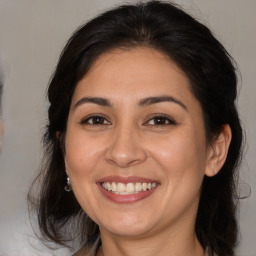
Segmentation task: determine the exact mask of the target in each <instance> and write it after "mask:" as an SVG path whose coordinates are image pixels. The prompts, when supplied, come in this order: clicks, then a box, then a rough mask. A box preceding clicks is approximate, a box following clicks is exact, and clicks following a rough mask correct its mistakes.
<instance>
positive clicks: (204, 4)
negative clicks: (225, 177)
mask: <svg viewBox="0 0 256 256" xmlns="http://www.w3.org/2000/svg"><path fill="white" fill-rule="evenodd" d="M175 2H177V3H180V4H182V5H183V6H184V8H185V10H187V11H188V12H190V13H192V14H193V15H194V16H195V17H197V18H198V19H200V20H201V21H202V22H204V23H205V24H207V25H208V26H209V27H210V28H211V29H212V30H213V31H214V33H215V35H216V36H217V37H218V38H219V39H220V41H221V42H222V43H223V44H224V45H225V46H226V48H227V49H228V51H229V52H230V53H231V55H232V56H233V57H234V58H235V60H236V61H237V63H238V65H239V68H240V71H241V73H242V80H241V82H240V95H239V100H238V106H239V111H240V114H241V119H242V122H243V123H244V126H245V130H246V133H247V140H248V143H247V145H246V156H245V161H244V163H243V166H242V170H241V180H242V182H241V192H242V193H243V194H246V193H247V192H248V187H247V186H246V185H244V183H243V182H246V183H248V184H249V185H250V186H251V189H252V193H251V196H250V198H248V199H245V200H243V201H242V202H241V210H240V213H239V216H238V218H239V221H240V224H241V238H240V240H241V242H240V246H239V248H238V250H237V254H238V255H240V256H256V224H255V216H256V204H255V202H256V194H255V188H256V172H255V169H254V168H255V166H256V157H255V152H256V143H255V142H256V141H255V138H256V136H255V134H256V118H255V112H256V104H255V100H256V89H255V81H256V79H255V67H256V50H255V47H256V15H255V10H256V1H255V0H243V1H242V0H183V1H182V0H176V1H175ZM118 3H124V1H121V0H95V1H92V0H73V1H71V0H44V1H42V0H0V65H1V69H2V70H3V72H4V74H5V78H4V87H5V88H4V98H3V119H4V123H5V137H4V142H3V151H2V154H1V156H0V172H1V176H0V189H1V190H0V208H1V211H0V255H1V256H3V255H6V256H16V255H20V256H30V255H31V256H32V255H70V252H68V251H66V250H59V251H55V252H49V250H47V249H45V248H44V247H42V246H41V245H40V242H38V241H37V240H36V239H35V238H34V235H33V232H32V231H31V228H30V224H29V220H28V215H27V205H26V193H27V190H28V187H29V184H30V183H31V181H32V179H33V177H34V175H35V173H36V171H37V170H38V167H39V164H40V159H41V144H40V141H41V135H42V131H43V128H44V126H45V120H46V110H47V102H46V100H45V91H46V87H47V83H48V81H49V77H50V75H51V74H52V71H53V69H54V66H55V65H56V63H57V59H58V55H59V53H60V51H61V48H62V47H63V45H64V43H65V41H66V40H67V39H68V37H69V36H70V34H71V33H72V32H73V31H74V29H75V28H76V27H77V26H79V25H81V24H82V22H83V21H86V20H88V19H89V18H92V17H93V16H95V15H96V14H97V13H98V12H99V11H102V10H106V8H109V7H112V6H114V5H116V4H118Z"/></svg>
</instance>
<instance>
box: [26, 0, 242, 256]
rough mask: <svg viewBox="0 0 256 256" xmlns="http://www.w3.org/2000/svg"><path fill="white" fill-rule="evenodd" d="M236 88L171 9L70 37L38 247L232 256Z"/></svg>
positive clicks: (157, 7) (203, 38)
mask: <svg viewBox="0 0 256 256" xmlns="http://www.w3.org/2000/svg"><path fill="white" fill-rule="evenodd" d="M236 86H237V78H236V73H235V68H234V66H233V60H232V59H231V57H230V56H229V54H228V53H227V52H226V50H225V49H224V48H223V46H222V45H221V44H220V43H219V42H218V41H217V40H216V39H215V38H214V36H213V35H212V34H211V32H210V31H209V29H208V28H207V27H205V26H204V25H202V24H201V23H199V22H198V21H196V20H195V19H193V18H192V17H191V16H189V15H188V14H186V13H185V12H183V11H182V10H180V9H179V8H177V7H176V6H175V5H173V4H168V3H163V2H158V1H151V2H148V3H145V4H143V3H139V4H135V5H124V6H121V7H119V8H117V9H113V10H110V11H108V12H106V13H103V14H102V15H100V16H99V17H97V18H95V19H93V20H92V21H90V22H88V23H87V24H85V25H84V26H82V27H81V28H79V29H78V30H77V31H76V32H75V33H74V34H73V36H72V37H71V38H70V40H69V41H68V43H67V45H66V47H65V48H64V50H63V52H62V55H61V57H60V60H59V63H58V65H57V68H56V71H55V73H54V75H53V77H52V79H51V82H50V85H49V89H48V98H49V102H50V107H49V111H48V117H49V124H48V126H47V129H46V132H45V136H44V145H45V157H46V161H45V162H44V164H43V168H42V171H41V173H40V175H39V176H38V178H37V182H40V184H41V185H40V186H41V190H40V193H39V200H38V202H37V201H34V203H35V206H36V207H37V212H38V220H39V226H40V229H41V232H42V234H43V237H44V238H46V239H48V240H49V241H54V242H55V243H57V244H60V245H65V244H67V243H68V242H70V241H74V240H75V239H76V238H77V237H79V239H80V241H81V247H82V248H81V249H80V250H79V251H78V252H77V253H76V254H75V255H97V256H100V255H104V256H108V255H170V256H171V255H175V256H177V255H180V256H182V255H192V256H193V255H195V256H203V255H218V256H224V255H225V256H227V255H234V248H235V245H236V242H237V222H236V218H235V213H236V205H237V201H236V198H237V197H236V177H237V167H238V164H239V158H240V154H241V144H242V130H241V126H240V122H239V118H238V114H237V110H236V107H235V100H236V96H237V88H236ZM64 188H65V189H64ZM30 200H31V197H30Z"/></svg>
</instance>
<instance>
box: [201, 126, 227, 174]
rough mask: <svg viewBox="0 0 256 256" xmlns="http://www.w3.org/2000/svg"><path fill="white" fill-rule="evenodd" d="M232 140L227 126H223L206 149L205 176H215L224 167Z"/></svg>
mask: <svg viewBox="0 0 256 256" xmlns="http://www.w3.org/2000/svg"><path fill="white" fill-rule="evenodd" d="M231 138H232V132H231V129H230V126H229V125H228V124H225V125H223V127H222V130H221V131H220V133H219V134H218V135H217V136H216V138H215V139H214V141H213V142H212V144H211V145H210V146H209V149H208V158H207V166H206V169H205V175H206V176H208V177H212V176H214V175H216V174H217V173H218V172H219V171H220V170H221V168H222V166H223V165H224V163H225V161H226V158H227V154H228V149H229V145H230V142H231Z"/></svg>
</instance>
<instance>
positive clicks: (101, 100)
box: [74, 97, 112, 108]
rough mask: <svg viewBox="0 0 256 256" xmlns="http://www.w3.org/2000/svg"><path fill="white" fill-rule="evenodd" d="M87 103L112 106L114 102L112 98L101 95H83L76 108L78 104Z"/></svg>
mask: <svg viewBox="0 0 256 256" xmlns="http://www.w3.org/2000/svg"><path fill="white" fill-rule="evenodd" d="M85 103H94V104H97V105H100V106H104V107H112V104H111V102H110V100H108V99H106V98H101V97H83V98H82V99H80V100H79V101H78V102H77V103H76V104H75V107H74V108H77V107H78V106H80V105H82V104H85Z"/></svg>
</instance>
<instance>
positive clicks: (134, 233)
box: [100, 216, 155, 237]
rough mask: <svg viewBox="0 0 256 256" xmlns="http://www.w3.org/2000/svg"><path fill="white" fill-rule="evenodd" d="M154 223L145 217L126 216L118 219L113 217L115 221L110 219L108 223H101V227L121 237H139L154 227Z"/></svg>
mask: <svg viewBox="0 0 256 256" xmlns="http://www.w3.org/2000/svg"><path fill="white" fill-rule="evenodd" d="M154 226H155V225H154V223H153V222H152V218H151V221H150V222H149V221H147V220H146V219H145V218H142V219H141V218H132V217H129V216H128V217H127V216H126V217H125V218H122V219H121V220H119V221H117V220H115V219H113V222H111V221H108V222H107V223H106V225H104V223H101V224H100V227H103V229H105V230H107V231H108V232H110V233H112V234H114V235H116V236H120V237H138V236H143V235H144V234H146V233H148V232H150V230H152V228H153V227H154Z"/></svg>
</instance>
